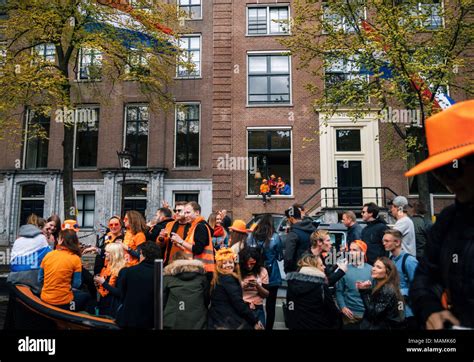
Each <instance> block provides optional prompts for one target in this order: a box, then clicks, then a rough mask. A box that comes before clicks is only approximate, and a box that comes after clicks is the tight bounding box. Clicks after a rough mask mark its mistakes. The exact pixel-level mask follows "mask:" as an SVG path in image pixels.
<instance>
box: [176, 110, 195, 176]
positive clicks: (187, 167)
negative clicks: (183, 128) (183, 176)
mask: <svg viewBox="0 0 474 362" xmlns="http://www.w3.org/2000/svg"><path fill="white" fill-rule="evenodd" d="M177 105H183V106H187V105H198V106H199V151H198V152H199V153H198V165H197V166H176V146H177V142H176V139H177V135H178V129H177V127H176V124H177V122H178V107H177ZM201 137H202V105H201V102H196V101H193V102H191V101H190V102H175V107H174V132H173V138H174V140H173V169H176V170H180V171H183V170H189V171H199V170H200V169H201Z"/></svg>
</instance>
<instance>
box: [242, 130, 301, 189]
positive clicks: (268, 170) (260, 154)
mask: <svg viewBox="0 0 474 362" xmlns="http://www.w3.org/2000/svg"><path fill="white" fill-rule="evenodd" d="M248 157H249V164H250V163H251V162H252V163H253V164H255V162H256V165H257V167H256V170H255V171H256V172H254V173H251V172H252V171H253V170H252V169H251V167H249V172H248V194H249V195H258V194H259V192H260V184H261V181H262V178H266V179H268V178H269V177H270V176H271V175H275V176H276V177H277V178H278V177H281V178H282V180H283V181H285V182H286V183H287V184H290V183H291V130H289V129H283V130H254V129H249V130H248ZM291 186H292V185H291V184H290V187H291Z"/></svg>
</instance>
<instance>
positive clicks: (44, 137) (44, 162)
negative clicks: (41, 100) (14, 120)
mask: <svg viewBox="0 0 474 362" xmlns="http://www.w3.org/2000/svg"><path fill="white" fill-rule="evenodd" d="M50 121H51V118H50V117H48V116H45V115H43V114H39V113H35V112H34V111H32V110H29V111H27V123H26V130H25V168H27V169H35V168H46V167H48V147H49V139H48V138H49V126H50Z"/></svg>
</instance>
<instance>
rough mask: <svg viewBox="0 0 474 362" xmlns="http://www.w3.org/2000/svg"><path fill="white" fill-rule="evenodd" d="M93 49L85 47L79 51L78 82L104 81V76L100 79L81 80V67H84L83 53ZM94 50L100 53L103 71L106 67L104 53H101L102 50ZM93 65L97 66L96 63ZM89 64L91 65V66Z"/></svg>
mask: <svg viewBox="0 0 474 362" xmlns="http://www.w3.org/2000/svg"><path fill="white" fill-rule="evenodd" d="M91 49H92V48H89V47H85V48H80V49H79V53H78V58H77V74H76V81H77V82H100V81H102V74H101V76H100V78H90V77H88V78H81V65H82V57H83V52H84V51H85V50H91ZM94 50H97V52H98V53H100V66H101V69H103V66H104V63H103V62H104V57H103V55H104V54H103V52H101V51H100V50H98V49H94ZM91 64H95V63H91ZM91 64H89V65H91Z"/></svg>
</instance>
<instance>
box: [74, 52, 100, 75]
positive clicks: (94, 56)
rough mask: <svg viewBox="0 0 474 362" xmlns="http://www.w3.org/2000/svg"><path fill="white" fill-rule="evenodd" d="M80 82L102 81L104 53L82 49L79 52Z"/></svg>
mask: <svg viewBox="0 0 474 362" xmlns="http://www.w3.org/2000/svg"><path fill="white" fill-rule="evenodd" d="M78 66H79V72H78V79H79V80H100V78H101V73H102V53H101V52H100V51H99V50H97V49H92V48H82V49H81V50H80V51H79V65H78Z"/></svg>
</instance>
